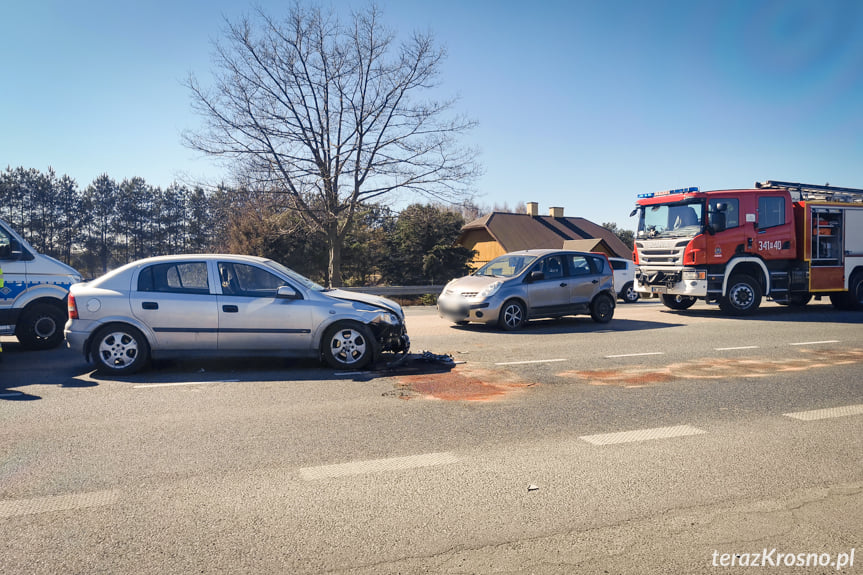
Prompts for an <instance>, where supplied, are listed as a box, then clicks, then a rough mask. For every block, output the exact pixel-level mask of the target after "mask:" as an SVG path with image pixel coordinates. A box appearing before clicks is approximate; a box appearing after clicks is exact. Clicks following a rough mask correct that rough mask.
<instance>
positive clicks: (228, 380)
mask: <svg viewBox="0 0 863 575" xmlns="http://www.w3.org/2000/svg"><path fill="white" fill-rule="evenodd" d="M239 381H240V380H239V379H222V380H219V381H178V382H175V383H145V384H141V385H136V386H134V389H147V388H149V387H176V386H180V385H207V384H208V383H237V382H239Z"/></svg>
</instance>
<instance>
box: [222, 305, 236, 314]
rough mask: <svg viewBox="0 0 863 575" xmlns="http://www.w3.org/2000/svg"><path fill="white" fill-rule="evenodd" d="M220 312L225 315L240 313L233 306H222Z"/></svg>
mask: <svg viewBox="0 0 863 575" xmlns="http://www.w3.org/2000/svg"><path fill="white" fill-rule="evenodd" d="M222 311H223V312H225V313H237V312H239V311H240V308H238V307H237V306H235V305H223V306H222Z"/></svg>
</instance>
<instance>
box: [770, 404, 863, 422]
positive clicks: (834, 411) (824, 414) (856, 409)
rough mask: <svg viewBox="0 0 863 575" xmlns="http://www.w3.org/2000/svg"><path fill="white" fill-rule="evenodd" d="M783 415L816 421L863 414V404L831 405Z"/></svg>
mask: <svg viewBox="0 0 863 575" xmlns="http://www.w3.org/2000/svg"><path fill="white" fill-rule="evenodd" d="M782 415H784V416H786V417H791V418H794V419H799V420H801V421H816V420H819V419H829V418H832V417H845V416H846V415H863V404H857V405H844V406H842V407H830V408H827V409H813V410H811V411H797V412H795V413H783V414H782Z"/></svg>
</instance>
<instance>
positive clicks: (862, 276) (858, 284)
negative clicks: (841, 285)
mask: <svg viewBox="0 0 863 575" xmlns="http://www.w3.org/2000/svg"><path fill="white" fill-rule="evenodd" d="M846 298H847V300H848V308H849V309H856V310H863V272H857V273H855V274H854V275H853V276H851V281H849V282H848V295H847V296H846Z"/></svg>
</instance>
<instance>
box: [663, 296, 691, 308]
mask: <svg viewBox="0 0 863 575" xmlns="http://www.w3.org/2000/svg"><path fill="white" fill-rule="evenodd" d="M662 303H663V304H664V305H665V307H668V308H671V309H678V310H680V309H689V308H691V307H692V306H693V305H694V304H695V298H694V297H691V296H688V295H669V294H663V295H662Z"/></svg>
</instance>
